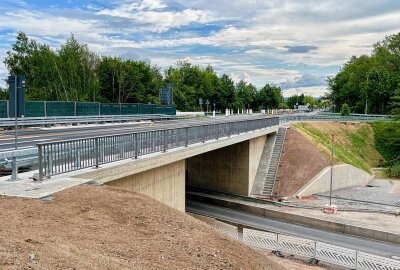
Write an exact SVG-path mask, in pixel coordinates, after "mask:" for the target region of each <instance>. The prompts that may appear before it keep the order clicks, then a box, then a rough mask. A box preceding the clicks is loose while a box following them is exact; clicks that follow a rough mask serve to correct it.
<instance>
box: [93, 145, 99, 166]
mask: <svg viewBox="0 0 400 270" xmlns="http://www.w3.org/2000/svg"><path fill="white" fill-rule="evenodd" d="M94 147H95V155H96V169H98V168H99V138H94Z"/></svg>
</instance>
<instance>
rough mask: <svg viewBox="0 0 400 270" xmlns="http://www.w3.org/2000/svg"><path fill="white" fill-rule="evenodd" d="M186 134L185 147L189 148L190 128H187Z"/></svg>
mask: <svg viewBox="0 0 400 270" xmlns="http://www.w3.org/2000/svg"><path fill="white" fill-rule="evenodd" d="M185 132H186V139H185V146H186V147H188V145H189V130H188V127H186V128H185Z"/></svg>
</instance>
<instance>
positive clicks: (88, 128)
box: [0, 115, 265, 151]
mask: <svg viewBox="0 0 400 270" xmlns="http://www.w3.org/2000/svg"><path fill="white" fill-rule="evenodd" d="M263 117H265V116H261V115H253V116H249V115H240V116H230V117H223V116H220V117H216V118H197V119H186V120H169V121H160V122H136V123H135V122H133V123H132V122H131V123H121V124H111V125H110V124H104V125H81V126H69V127H53V128H25V129H22V130H18V148H19V149H23V148H30V147H35V146H36V144H38V143H43V142H52V141H63V140H71V139H80V138H88V137H95V136H107V135H117V134H124V133H131V132H137V131H148V130H157V129H167V128H180V127H188V126H195V125H205V124H212V123H214V124H216V123H223V122H231V121H232V122H234V121H239V120H246V119H258V118H263ZM14 144H15V140H14V131H13V130H8V131H7V130H5V131H0V151H8V150H13V149H14Z"/></svg>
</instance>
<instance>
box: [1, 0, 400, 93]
mask: <svg viewBox="0 0 400 270" xmlns="http://www.w3.org/2000/svg"><path fill="white" fill-rule="evenodd" d="M79 3H80V2H76V3H75V2H74V3H73V4H71V2H69V1H65V2H64V1H61V2H59V3H56V4H55V6H46V5H45V4H41V3H40V4H38V3H36V4H35V5H34V4H31V3H29V2H27V3H17V2H15V1H10V0H5V1H3V2H2V3H0V12H1V13H2V16H0V38H1V43H0V48H1V47H3V48H5V46H6V45H7V44H8V48H7V49H9V48H10V44H11V43H12V42H13V41H10V40H9V38H10V36H11V35H15V33H16V32H17V31H24V32H26V33H27V34H28V35H29V36H30V37H33V38H36V39H38V40H39V41H40V42H46V43H49V44H50V45H51V46H53V47H57V46H59V45H60V44H61V43H62V42H64V41H65V39H66V38H67V37H68V36H69V35H70V34H71V33H73V34H74V35H75V37H76V38H77V39H78V40H79V41H81V42H85V43H88V45H89V47H90V49H92V50H94V51H96V52H98V53H101V54H111V55H123V56H124V57H127V58H134V59H146V60H151V62H152V63H155V64H157V65H159V66H160V67H167V66H168V65H171V64H174V63H176V61H177V60H179V59H188V60H190V61H192V62H193V63H194V64H199V65H202V66H207V65H208V64H211V65H213V66H214V68H215V69H216V70H217V72H218V73H219V74H222V73H226V74H230V75H231V76H232V77H233V78H234V79H235V80H240V79H246V80H251V82H252V83H255V84H256V85H257V86H262V85H264V84H265V83H267V82H273V83H281V82H285V83H286V84H287V89H290V88H296V87H308V88H312V89H314V88H318V87H320V89H322V88H323V87H325V85H326V83H325V78H326V76H327V75H332V74H334V73H335V72H337V70H338V69H339V67H340V65H342V64H343V63H344V62H345V61H347V60H348V59H349V58H350V57H351V56H353V55H360V54H368V53H369V52H370V50H371V45H372V43H374V42H376V41H379V40H381V39H383V38H384V37H385V36H387V35H390V34H393V33H396V32H399V31H400V25H399V23H398V18H399V17H400V1H398V0H381V1H365V0H349V1H341V2H340V4H338V2H337V1H336V0H326V1H319V0H305V1H297V0H268V1H265V0H249V1H242V0H230V1H215V0H192V1H184V0H174V1H168V0H135V1H134V0H114V1H111V2H105V1H95V2H93V1H87V2H86V1H82V2H81V3H80V4H79ZM79 5H80V6H79ZM3 37H4V38H3ZM4 56H5V52H2V51H0V58H4ZM313 87H314V88H313ZM315 91H317V90H315ZM318 91H319V90H318Z"/></svg>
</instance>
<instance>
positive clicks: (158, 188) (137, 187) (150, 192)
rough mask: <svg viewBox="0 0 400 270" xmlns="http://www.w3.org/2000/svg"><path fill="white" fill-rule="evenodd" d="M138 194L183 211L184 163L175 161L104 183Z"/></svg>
mask: <svg viewBox="0 0 400 270" xmlns="http://www.w3.org/2000/svg"><path fill="white" fill-rule="evenodd" d="M106 184H107V185H110V186H116V187H121V188H124V189H127V190H130V191H134V192H138V193H141V194H144V195H147V196H149V197H151V198H153V199H156V200H158V201H160V202H162V203H164V204H166V205H168V206H171V207H173V208H175V209H178V210H180V211H182V212H184V211H185V161H184V160H181V161H177V162H174V163H171V164H168V165H165V166H161V167H158V168H154V169H151V170H148V171H145V172H141V173H138V174H134V175H131V176H127V177H123V178H121V179H118V180H114V181H110V182H107V183H106Z"/></svg>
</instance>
